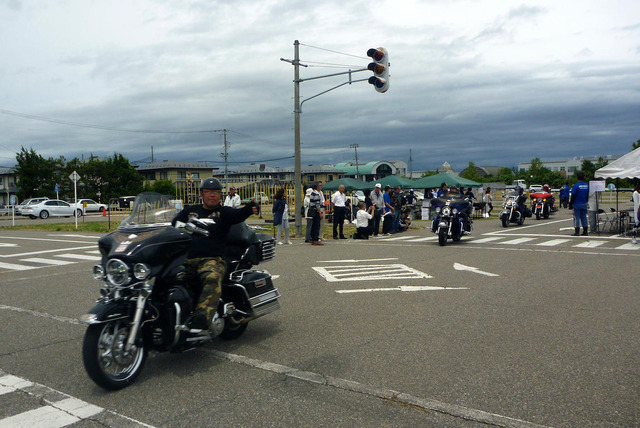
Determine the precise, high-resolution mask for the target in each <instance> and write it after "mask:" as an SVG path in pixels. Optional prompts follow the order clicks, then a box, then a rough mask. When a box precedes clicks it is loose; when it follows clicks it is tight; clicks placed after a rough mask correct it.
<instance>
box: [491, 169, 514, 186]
mask: <svg viewBox="0 0 640 428" xmlns="http://www.w3.org/2000/svg"><path fill="white" fill-rule="evenodd" d="M514 177H515V174H514V173H513V171H512V170H511V168H507V167H504V168H502V169H500V171H499V172H498V174H497V175H496V178H495V179H496V180H497V181H501V182H503V183H505V184H511V182H512V181H513V179H514Z"/></svg>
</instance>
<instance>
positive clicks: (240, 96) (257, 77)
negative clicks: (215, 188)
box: [0, 0, 640, 170]
mask: <svg viewBox="0 0 640 428" xmlns="http://www.w3.org/2000/svg"><path fill="white" fill-rule="evenodd" d="M296 39H297V40H299V41H300V43H301V44H302V45H301V47H300V57H301V62H302V63H304V64H308V65H309V67H307V68H301V77H302V78H308V77H312V76H318V75H324V74H331V73H337V72H341V71H345V70H347V69H348V68H327V67H319V66H318V65H320V64H318V63H330V64H339V65H344V66H347V67H352V68H353V69H357V68H362V67H366V65H367V64H368V62H369V59H368V58H367V57H366V51H367V49H368V48H371V47H379V46H382V47H385V48H387V50H388V51H389V56H390V61H391V79H390V89H389V91H388V92H387V93H384V94H381V93H378V92H376V91H375V90H374V89H373V86H371V85H369V84H368V83H366V82H360V83H354V84H352V85H345V86H343V87H341V88H338V89H336V90H334V91H331V92H329V93H327V94H324V95H322V96H320V97H318V98H315V99H313V100H310V101H309V102H308V103H305V104H304V105H303V108H302V110H303V113H302V128H301V129H302V163H303V164H319V163H324V164H334V163H337V162H350V161H351V162H353V161H355V157H354V151H353V149H350V148H349V146H350V145H351V144H358V145H359V148H358V159H359V161H360V162H361V163H364V162H368V161H374V160H403V161H405V162H407V163H409V151H410V149H411V150H412V158H413V169H414V170H423V169H436V168H438V167H439V166H440V165H442V163H443V162H444V161H448V162H449V163H450V164H451V165H452V166H453V167H454V168H455V169H457V170H460V169H462V168H464V167H465V166H466V165H467V164H468V162H469V161H473V162H475V163H476V164H477V165H487V166H493V165H501V166H514V165H517V163H518V162H528V161H530V160H531V159H532V158H534V157H540V158H541V159H543V160H558V159H565V158H570V157H574V156H593V155H621V154H624V153H626V152H628V151H630V150H631V144H632V143H633V142H635V141H637V140H638V139H640V2H639V1H638V0H606V1H605V0H602V1H593V0H582V1H577V0H567V1H557V0H552V1H551V0H550V1H547V0H535V1H525V2H521V3H520V2H512V1H502V0H496V1H493V0H473V1H455V0H433V1H404V0H392V1H378V2H371V1H361V0H351V1H348V2H346V1H322V0H320V1H313V2H312V1H302V0H289V1H278V0H259V1H254V0H238V1H213V0H201V1H199V0H191V1H186V0H185V1H177V0H157V1H148V0H126V1H120V0H108V1H102V0H59V1H58V0H31V1H22V0H0V165H3V166H12V165H14V164H15V154H16V153H17V152H18V151H19V150H20V148H21V147H23V146H24V147H25V148H27V149H30V148H33V149H34V150H36V151H37V152H38V153H39V154H41V155H43V156H45V157H50V156H51V157H58V156H60V155H63V156H65V157H66V158H67V159H68V160H70V159H72V158H74V157H82V156H84V157H85V158H86V157H88V156H89V155H90V154H94V155H97V156H111V155H113V154H114V153H121V154H123V155H124V156H125V157H127V158H129V159H130V160H131V161H136V160H144V159H147V160H148V159H150V157H151V147H153V152H154V157H155V159H156V160H164V159H167V160H208V161H215V162H221V161H222V158H221V157H220V153H221V152H222V151H223V144H222V141H223V140H222V136H221V134H220V133H214V132H194V131H212V130H219V129H228V130H229V133H228V135H227V138H228V141H229V142H230V151H229V161H230V162H231V163H230V166H232V167H233V166H236V165H242V164H243V163H246V162H248V161H256V162H262V163H267V164H269V165H271V166H289V165H293V159H292V156H293V153H294V144H293V141H294V136H293V113H292V112H293V83H292V80H293V66H291V65H290V64H289V63H286V62H282V61H280V58H287V59H292V58H293V42H294V40H296ZM318 48H321V49H318ZM344 54H348V55H344ZM312 66H313V67H312ZM370 74H371V73H370V72H362V73H358V74H354V79H356V78H366V77H369V75H370ZM345 81H346V77H344V76H342V77H335V78H327V79H318V80H313V81H309V82H303V83H302V84H301V94H302V96H303V97H306V98H309V97H311V96H313V95H315V94H317V93H319V92H322V91H325V90H327V89H329V88H331V87H333V86H336V85H339V84H340V83H343V82H345ZM303 99H304V98H303ZM38 119H46V120H38ZM64 123H66V124H64ZM70 124H75V125H83V126H74V125H70ZM85 125H86V126H85ZM101 128H109V129H112V130H108V129H101ZM127 130H128V131H136V132H127ZM141 131H156V132H155V133H149V132H141ZM160 131H161V132H160ZM279 158H285V159H282V160H273V161H272V160H271V159H279Z"/></svg>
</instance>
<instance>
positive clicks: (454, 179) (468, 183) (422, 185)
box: [413, 172, 482, 189]
mask: <svg viewBox="0 0 640 428" xmlns="http://www.w3.org/2000/svg"><path fill="white" fill-rule="evenodd" d="M442 183H447V186H454V185H455V186H458V187H482V183H478V182H477V181H473V180H469V179H466V178H463V177H458V176H457V175H453V174H449V173H446V172H442V173H440V174H436V175H430V176H428V177H422V178H420V179H418V180H414V182H413V188H414V189H433V188H439V187H440V185H441V184H442Z"/></svg>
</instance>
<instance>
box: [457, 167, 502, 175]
mask: <svg viewBox="0 0 640 428" xmlns="http://www.w3.org/2000/svg"><path fill="white" fill-rule="evenodd" d="M502 168H504V167H502V166H476V172H477V173H478V175H479V176H480V177H486V176H488V175H494V176H495V175H498V174H499V173H500V170H501V169H502ZM466 171H467V168H465V169H463V170H462V171H460V174H459V175H460V176H461V177H464V173H465V172H466Z"/></svg>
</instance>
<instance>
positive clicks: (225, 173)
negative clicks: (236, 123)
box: [220, 129, 229, 192]
mask: <svg viewBox="0 0 640 428" xmlns="http://www.w3.org/2000/svg"><path fill="white" fill-rule="evenodd" d="M222 138H223V141H224V153H220V157H222V158H224V190H225V192H226V191H228V190H229V188H228V187H227V184H228V181H229V178H228V168H227V158H228V157H229V150H228V148H229V144H228V143H227V130H226V129H223V130H222Z"/></svg>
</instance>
